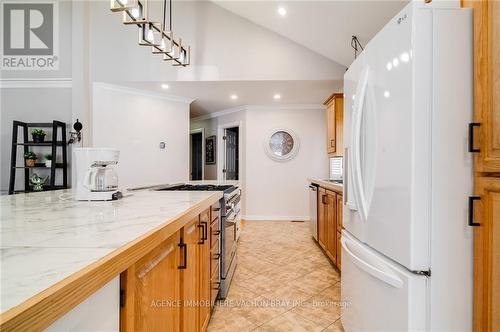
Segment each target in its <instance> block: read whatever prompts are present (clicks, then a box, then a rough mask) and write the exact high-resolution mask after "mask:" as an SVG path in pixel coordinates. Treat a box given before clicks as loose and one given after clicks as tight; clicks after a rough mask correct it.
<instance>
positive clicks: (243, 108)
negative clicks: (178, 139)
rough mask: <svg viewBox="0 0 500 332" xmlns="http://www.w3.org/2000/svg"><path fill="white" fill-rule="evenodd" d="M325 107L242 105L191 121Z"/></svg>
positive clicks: (305, 105)
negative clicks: (262, 111)
mask: <svg viewBox="0 0 500 332" xmlns="http://www.w3.org/2000/svg"><path fill="white" fill-rule="evenodd" d="M325 109H326V107H325V105H322V104H284V105H242V106H236V107H231V108H227V109H224V110H222V111H217V112H213V113H209V114H204V115H200V116H197V117H195V118H191V121H193V122H194V121H203V120H208V119H213V118H218V117H221V116H224V115H228V114H231V113H236V112H241V111H253V110H325Z"/></svg>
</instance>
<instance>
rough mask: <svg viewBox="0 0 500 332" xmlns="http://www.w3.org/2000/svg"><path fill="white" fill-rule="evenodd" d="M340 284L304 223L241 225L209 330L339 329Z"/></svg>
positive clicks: (335, 273) (337, 275)
mask: <svg viewBox="0 0 500 332" xmlns="http://www.w3.org/2000/svg"><path fill="white" fill-rule="evenodd" d="M339 280H340V276H339V274H338V272H337V271H336V270H335V269H334V268H333V267H332V265H331V263H330V261H329V260H328V259H327V258H326V257H325V255H324V253H323V252H322V251H321V249H320V248H319V246H318V245H317V244H316V243H315V242H314V241H313V240H312V238H311V236H310V235H309V228H308V223H292V222H286V221H284V222H244V224H243V229H242V234H241V238H240V241H239V243H238V266H237V268H236V272H235V275H234V278H233V281H232V283H231V287H230V290H229V294H228V297H227V299H226V301H223V302H218V305H217V306H216V308H215V310H214V313H213V315H212V319H211V321H210V324H209V328H208V330H209V331H231V332H232V331H236V332H245V331H252V330H255V329H257V330H258V331H273V332H274V331H278V332H279V331H321V330H323V329H325V328H326V329H325V331H340V330H339V329H338V328H339V326H340V328H341V325H339V324H340V320H338V317H339V316H340V308H339V307H338V305H337V306H335V304H332V303H336V302H337V301H339V300H340V283H339ZM321 300H323V301H324V303H323V302H321ZM314 301H316V302H314ZM326 301H330V305H329V304H328V302H326ZM336 320H337V321H336Z"/></svg>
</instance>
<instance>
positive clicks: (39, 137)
mask: <svg viewBox="0 0 500 332" xmlns="http://www.w3.org/2000/svg"><path fill="white" fill-rule="evenodd" d="M45 135H46V133H45V131H44V130H43V129H39V128H35V129H32V130H31V136H32V137H33V142H36V143H41V142H43V141H44V140H45Z"/></svg>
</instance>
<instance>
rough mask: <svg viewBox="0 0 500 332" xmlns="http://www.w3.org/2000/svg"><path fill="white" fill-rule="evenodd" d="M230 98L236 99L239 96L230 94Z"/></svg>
mask: <svg viewBox="0 0 500 332" xmlns="http://www.w3.org/2000/svg"><path fill="white" fill-rule="evenodd" d="M230 98H231V99H232V100H236V99H238V96H237V95H231V96H230Z"/></svg>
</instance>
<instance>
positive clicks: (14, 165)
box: [9, 121, 68, 195]
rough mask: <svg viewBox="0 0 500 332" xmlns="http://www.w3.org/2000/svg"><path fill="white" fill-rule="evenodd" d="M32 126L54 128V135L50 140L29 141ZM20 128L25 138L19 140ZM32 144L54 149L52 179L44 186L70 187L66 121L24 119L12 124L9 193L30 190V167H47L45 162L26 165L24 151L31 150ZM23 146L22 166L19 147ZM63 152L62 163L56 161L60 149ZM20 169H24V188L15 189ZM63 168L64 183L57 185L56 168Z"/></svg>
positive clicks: (47, 188) (46, 188) (51, 188)
mask: <svg viewBox="0 0 500 332" xmlns="http://www.w3.org/2000/svg"><path fill="white" fill-rule="evenodd" d="M30 128H52V137H51V140H50V141H44V142H41V143H38V142H33V141H29V137H30V133H29V129H30ZM19 129H22V135H23V140H22V142H18V140H19V137H18V136H19ZM59 129H61V138H60V140H58V136H59V135H58V130H59ZM30 146H43V147H50V148H51V149H52V152H51V154H52V166H51V167H50V179H49V180H50V181H49V185H48V186H47V185H46V186H44V190H57V189H66V188H68V155H67V152H68V151H67V145H66V123H64V122H61V121H52V123H50V122H48V123H45V122H42V123H36V122H35V123H28V122H22V121H14V122H13V124H12V154H11V159H10V182H9V195H12V194H15V193H21V192H30V191H32V190H31V189H30V182H29V177H30V169H41V168H44V169H47V167H45V164H35V166H26V163H25V161H24V153H26V152H28V151H29V148H30ZM20 147H22V148H23V158H22V166H20V165H19V164H18V162H17V149H18V148H20ZM59 150H60V153H61V154H62V163H56V157H57V155H58V151H59ZM18 169H24V190H15V187H16V172H17V170H18ZM57 169H61V170H62V173H63V174H62V179H63V180H62V182H63V183H62V185H56V183H55V181H56V170H57Z"/></svg>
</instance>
